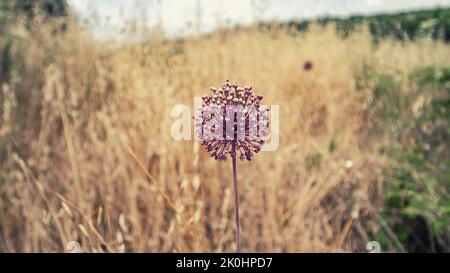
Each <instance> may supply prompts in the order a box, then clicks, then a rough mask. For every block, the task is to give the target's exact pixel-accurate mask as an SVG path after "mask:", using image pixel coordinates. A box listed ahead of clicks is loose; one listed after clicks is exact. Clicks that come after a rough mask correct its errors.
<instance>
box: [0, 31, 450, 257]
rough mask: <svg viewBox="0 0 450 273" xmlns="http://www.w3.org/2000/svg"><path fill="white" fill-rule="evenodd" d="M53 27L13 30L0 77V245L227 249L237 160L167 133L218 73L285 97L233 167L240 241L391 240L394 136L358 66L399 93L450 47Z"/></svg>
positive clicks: (271, 248)
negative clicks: (389, 181)
mask: <svg viewBox="0 0 450 273" xmlns="http://www.w3.org/2000/svg"><path fill="white" fill-rule="evenodd" d="M55 28H56V27H55V26H54V23H48V22H47V23H44V22H43V23H40V22H35V25H34V26H33V28H32V29H33V31H26V30H23V29H21V28H20V25H18V26H17V29H15V30H14V31H16V32H17V33H18V34H17V35H19V36H20V37H21V38H20V39H22V42H21V43H20V47H19V46H17V47H13V48H12V49H11V50H12V51H13V52H19V53H20V55H21V56H22V60H23V61H22V63H21V67H20V71H21V72H20V75H13V76H12V78H11V79H9V80H8V83H4V84H3V86H1V93H2V95H1V100H0V102H2V105H1V106H0V114H1V117H0V138H1V139H0V155H1V161H0V162H1V166H0V251H1V252H65V251H68V250H67V244H68V242H70V241H78V242H80V244H81V249H82V251H83V252H107V251H111V252H187V251H192V252H203V251H205V252H232V251H235V244H234V239H235V238H234V236H235V229H234V207H233V185H232V176H231V163H230V161H227V162H218V161H215V160H212V159H210V158H209V156H208V154H207V153H206V152H205V151H204V149H203V147H201V146H200V145H199V143H198V142H196V141H175V140H174V139H173V138H172V137H171V134H170V130H171V126H172V124H173V122H174V121H175V120H176V119H175V118H174V117H172V116H171V109H172V108H173V107H174V106H175V105H177V104H186V105H189V106H190V107H191V108H192V107H193V99H194V96H201V95H204V94H206V93H208V92H209V87H210V86H212V85H215V86H217V85H220V84H221V83H222V82H224V81H225V80H227V79H229V80H232V81H236V82H237V83H239V84H240V85H245V84H251V85H253V87H254V89H255V90H256V91H258V92H259V93H262V94H264V96H265V97H264V101H263V102H264V103H265V104H268V105H279V106H280V128H279V132H280V144H279V147H278V149H277V150H276V151H272V152H263V153H261V154H259V155H258V156H256V157H255V159H254V160H253V161H252V162H238V166H237V168H238V180H239V189H240V196H239V198H240V213H241V240H242V251H243V252H253V251H256V252H306V251H312V252H336V251H338V252H341V251H343V252H355V251H356V252H359V251H363V252H365V251H366V244H367V242H368V241H371V240H372V239H373V238H372V237H371V235H370V234H376V233H377V232H379V231H380V230H383V229H387V230H385V231H386V233H387V234H391V235H392V236H393V237H392V238H391V239H392V240H394V241H395V235H394V234H392V232H390V230H389V227H386V226H383V225H382V223H380V221H379V220H380V217H379V213H380V210H381V209H382V206H383V202H384V187H385V184H384V182H383V181H384V179H383V173H384V172H385V170H388V169H389V166H390V165H389V159H388V158H387V156H386V153H385V152H384V150H383V149H382V147H384V146H385V145H386V144H389V142H390V141H391V139H390V137H389V136H386V135H384V134H372V133H371V132H372V129H373V128H374V127H375V126H376V125H377V123H378V122H379V119H380V118H379V117H378V116H377V115H376V113H375V111H373V109H374V108H373V107H371V106H372V105H374V100H375V98H374V95H373V92H372V89H371V87H372V86H373V84H374V83H373V82H372V80H371V79H365V80H364V84H361V79H360V75H361V74H362V71H366V70H370V71H371V72H372V73H375V74H377V73H383V74H391V75H394V77H396V79H398V81H399V82H400V83H401V84H400V86H399V92H403V94H405V95H406V96H408V92H409V90H410V88H409V86H408V84H407V83H406V81H403V79H406V78H407V75H408V74H409V73H410V72H411V71H412V70H413V69H414V68H415V67H419V66H434V65H436V66H449V65H450V59H449V58H448V56H450V47H449V46H448V45H445V44H444V43H441V42H437V41H431V40H427V39H424V40H420V41H416V42H408V41H406V42H399V41H394V40H390V39H386V40H382V41H380V42H379V43H377V44H374V43H372V42H371V37H370V34H369V33H368V31H367V30H366V28H364V27H363V28H361V29H360V30H359V31H356V32H355V33H353V34H352V35H350V37H348V38H347V39H342V38H340V37H339V36H338V35H337V34H336V32H335V28H334V27H333V26H332V25H328V26H327V27H322V26H319V25H312V26H311V28H310V30H309V31H308V32H306V33H304V34H298V35H292V33H291V32H290V31H288V30H286V29H279V30H266V31H263V30H261V29H258V28H255V27H249V28H246V29H241V30H226V31H225V30H223V31H216V32H214V33H212V34H210V35H204V36H194V37H189V38H186V39H169V40H164V39H160V38H159V37H158V35H156V34H155V35H154V36H155V37H154V38H152V39H150V42H148V43H142V44H141V43H135V44H124V45H122V46H114V45H111V43H108V42H105V41H98V40H95V39H93V38H92V37H90V36H89V35H88V34H87V33H85V32H83V31H82V30H80V29H79V28H78V26H77V25H76V24H75V23H70V22H69V23H68V24H67V25H66V26H65V28H66V29H65V31H57V30H55ZM1 39H2V37H0V40H1ZM307 61H310V62H311V63H312V65H313V67H312V69H311V70H305V69H304V63H305V62H307ZM421 99H422V100H423V99H424V98H421ZM425 99H426V98H425ZM418 103H420V102H418ZM412 105H415V107H417V103H416V104H414V103H412ZM413 110H414V109H412V110H411V111H413ZM192 133H194V132H193V130H192Z"/></svg>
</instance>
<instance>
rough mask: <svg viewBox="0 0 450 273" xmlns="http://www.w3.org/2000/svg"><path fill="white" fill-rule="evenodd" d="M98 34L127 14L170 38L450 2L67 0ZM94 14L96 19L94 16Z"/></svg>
mask: <svg viewBox="0 0 450 273" xmlns="http://www.w3.org/2000/svg"><path fill="white" fill-rule="evenodd" d="M67 1H68V3H69V5H70V6H71V7H72V8H73V10H74V11H75V13H76V14H77V16H78V17H79V18H80V20H81V21H82V22H85V24H87V25H88V26H91V27H92V29H93V31H94V33H95V35H96V36H98V37H108V36H115V34H117V32H118V30H119V29H120V28H121V27H123V26H124V22H127V21H129V20H130V19H131V18H134V19H137V20H138V21H139V22H141V24H144V25H146V26H148V27H152V26H155V25H160V26H161V27H162V28H163V30H164V32H165V34H166V35H167V36H169V37H174V36H185V35H189V34H192V33H196V32H202V33H205V32H209V31H212V30H214V29H215V28H216V27H217V26H229V25H237V24H238V25H244V26H245V25H248V24H251V23H252V22H253V21H255V20H281V21H285V20H289V19H293V18H297V19H306V18H314V17H318V16H324V15H331V16H348V15H351V14H374V13H380V12H396V11H405V10H415V9H422V8H432V7H437V6H440V7H450V0H96V1H91V0H67ZM93 18H95V19H93Z"/></svg>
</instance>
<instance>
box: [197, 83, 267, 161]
mask: <svg viewBox="0 0 450 273" xmlns="http://www.w3.org/2000/svg"><path fill="white" fill-rule="evenodd" d="M262 99H263V96H262V95H260V94H256V93H255V92H253V91H252V87H251V86H248V85H247V86H244V87H240V86H238V85H237V84H236V83H232V82H229V81H227V82H225V83H224V84H223V85H222V87H221V88H216V87H211V95H207V96H203V97H202V106H201V107H199V109H198V111H197V113H196V115H195V127H196V132H197V134H198V136H199V138H200V143H201V144H202V145H203V146H204V147H205V148H206V150H207V151H208V152H209V153H210V154H211V157H214V158H215V159H216V160H226V159H227V156H228V155H229V156H231V157H237V156H238V155H237V154H239V158H240V159H241V160H249V161H250V160H251V159H252V158H253V156H254V154H255V153H258V152H259V151H261V149H262V146H263V144H264V140H265V139H267V137H268V135H269V120H268V114H269V109H268V107H266V106H263V105H261V100H262ZM233 144H234V146H235V152H234V150H233V148H232V146H233ZM233 153H234V154H233Z"/></svg>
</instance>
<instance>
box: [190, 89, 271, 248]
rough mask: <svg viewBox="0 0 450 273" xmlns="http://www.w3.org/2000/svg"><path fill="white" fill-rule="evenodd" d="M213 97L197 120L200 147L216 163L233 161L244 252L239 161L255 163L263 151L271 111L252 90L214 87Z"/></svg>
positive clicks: (204, 102) (204, 100) (205, 98)
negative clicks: (255, 156) (238, 180)
mask: <svg viewBox="0 0 450 273" xmlns="http://www.w3.org/2000/svg"><path fill="white" fill-rule="evenodd" d="M211 92H212V94H211V95H207V96H203V97H202V106H201V107H199V109H198V111H197V113H196V116H195V126H196V131H197V134H198V136H199V139H200V143H201V144H202V145H203V146H205V148H206V150H207V152H209V153H210V155H211V157H213V158H214V159H216V160H220V161H226V160H227V158H228V157H231V160H232V166H233V185H234V205H235V212H236V249H237V252H240V249H241V243H240V227H239V199H238V198H239V195H238V182H237V174H236V157H237V156H238V154H239V158H240V159H241V160H242V161H244V160H248V161H251V160H252V158H253V156H254V154H256V153H258V152H260V151H261V149H262V146H263V144H264V140H265V139H266V138H267V137H268V134H269V121H268V111H269V109H268V108H267V107H265V106H263V105H261V100H262V99H263V96H262V95H260V94H256V93H255V92H253V91H252V87H251V86H245V87H239V86H238V85H237V84H236V83H231V82H229V81H227V82H225V83H224V84H223V85H222V87H221V88H216V87H211Z"/></svg>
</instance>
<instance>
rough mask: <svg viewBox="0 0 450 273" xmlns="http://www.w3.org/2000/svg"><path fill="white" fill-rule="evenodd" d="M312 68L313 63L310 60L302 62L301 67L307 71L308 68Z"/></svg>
mask: <svg viewBox="0 0 450 273" xmlns="http://www.w3.org/2000/svg"><path fill="white" fill-rule="evenodd" d="M312 68H313V64H312V62H311V61H306V62H305V63H304V64H303V69H304V70H305V71H309V70H311V69H312Z"/></svg>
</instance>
